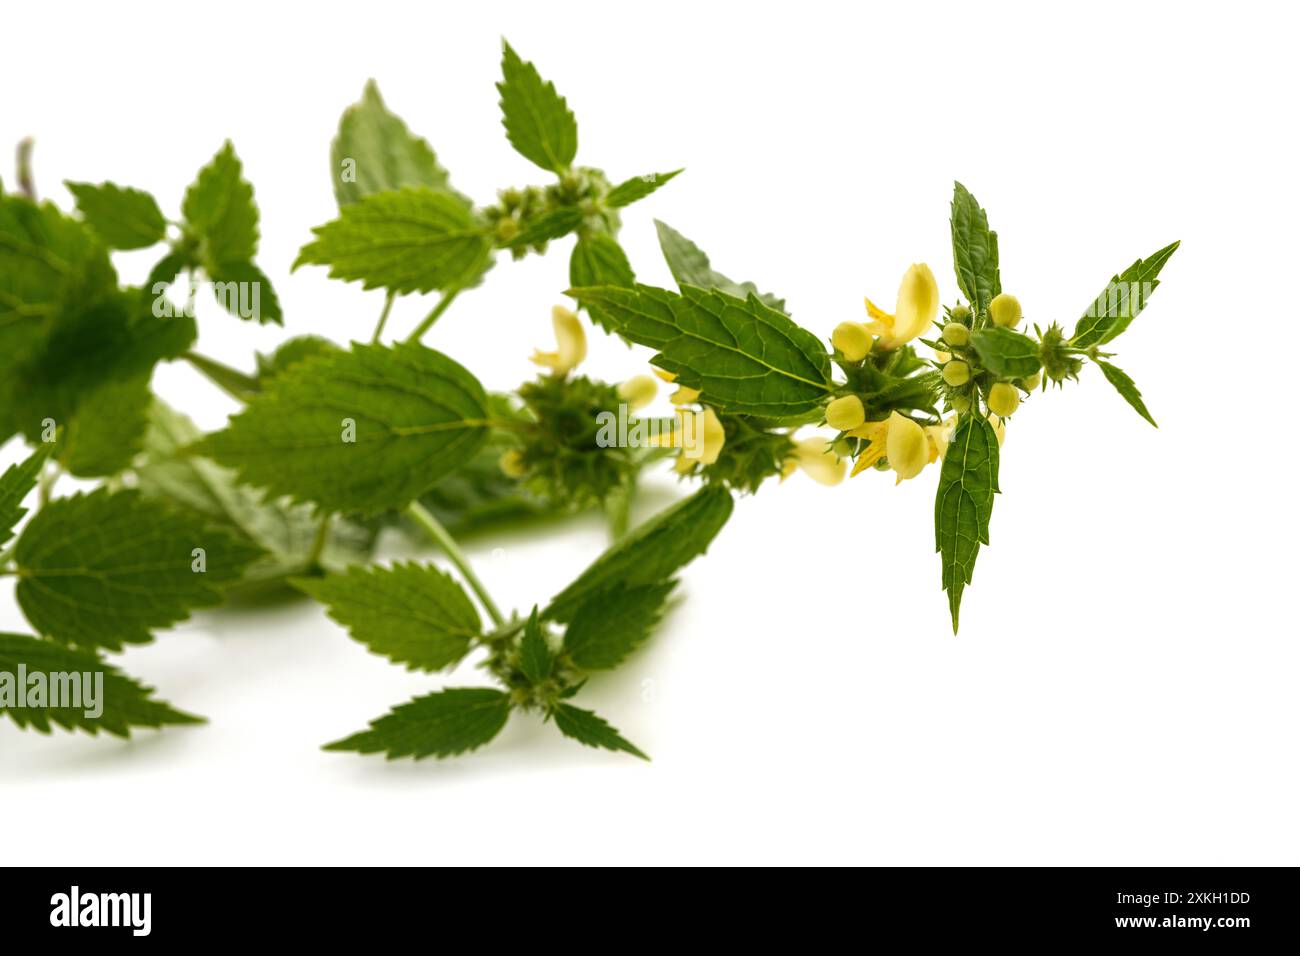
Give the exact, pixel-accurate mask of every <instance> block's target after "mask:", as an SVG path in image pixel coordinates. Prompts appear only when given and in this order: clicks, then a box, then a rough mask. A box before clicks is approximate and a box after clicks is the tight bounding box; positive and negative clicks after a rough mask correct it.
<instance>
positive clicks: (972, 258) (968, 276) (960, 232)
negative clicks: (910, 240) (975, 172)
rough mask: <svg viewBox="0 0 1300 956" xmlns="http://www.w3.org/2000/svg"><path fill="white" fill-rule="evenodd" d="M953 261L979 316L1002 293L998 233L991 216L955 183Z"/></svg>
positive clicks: (966, 294)
mask: <svg viewBox="0 0 1300 956" xmlns="http://www.w3.org/2000/svg"><path fill="white" fill-rule="evenodd" d="M952 261H953V265H954V266H955V267H956V269H957V285H958V287H959V288H960V289H961V291H962V294H964V295H965V296H966V299H967V301H968V302H970V304H971V307H972V308H973V309H974V310H975V311H976V312H977V313H978V312H983V311H984V310H985V309H987V308H988V307H989V302H991V301H992V300H993V298H994V296H997V295H1000V294H1001V292H1002V276H1001V275H1000V273H999V272H998V234H997V233H996V232H994V231H993V230H992V229H990V228H989V217H988V215H987V214H986V213H985V212H984V210H983V209H981V208H980V204H979V203H978V202H976V201H975V197H974V196H972V195H971V194H970V192H969V191H968V190H967V189H966V187H965V186H963V185H962V184H961V183H953V193H952Z"/></svg>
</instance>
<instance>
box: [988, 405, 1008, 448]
mask: <svg viewBox="0 0 1300 956" xmlns="http://www.w3.org/2000/svg"><path fill="white" fill-rule="evenodd" d="M989 422H990V423H991V424H992V425H993V431H994V433H995V434H996V435H997V436H998V447H999V448H1001V447H1002V442H1003V440H1004V439H1005V438H1006V437H1007V426H1006V424H1005V423H1004V422H1003V421H1002V419H1000V418H998V416H996V415H994V414H993V413H992V412H989Z"/></svg>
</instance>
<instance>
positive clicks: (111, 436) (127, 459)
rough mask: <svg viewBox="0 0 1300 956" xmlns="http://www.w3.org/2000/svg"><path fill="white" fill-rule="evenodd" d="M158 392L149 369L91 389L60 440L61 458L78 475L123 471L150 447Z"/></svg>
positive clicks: (88, 475) (70, 471)
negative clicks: (151, 385) (151, 409)
mask: <svg viewBox="0 0 1300 956" xmlns="http://www.w3.org/2000/svg"><path fill="white" fill-rule="evenodd" d="M152 398H153V393H152V392H151V391H150V389H149V375H148V374H143V375H137V376H133V377H131V378H123V379H110V380H108V381H106V382H103V383H101V384H100V385H98V386H96V387H95V388H94V389H92V390H91V391H89V392H87V393H86V394H85V395H84V396H83V398H82V401H81V403H80V405H79V407H78V410H77V413H76V415H74V416H73V417H72V419H71V421H69V423H68V427H67V431H66V432H65V433H64V435H63V437H62V439H61V441H60V442H59V460H60V461H61V462H62V463H63V466H64V467H65V468H66V469H67V470H68V473H69V474H72V475H75V476H76V477H78V478H102V477H107V476H109V475H116V474H117V473H118V472H120V471H123V470H124V469H125V468H126V467H127V466H128V465H130V464H131V461H132V460H133V459H134V458H135V456H136V455H137V454H139V453H140V451H141V449H142V448H143V447H144V436H145V431H146V430H147V429H148V424H149V423H148V418H149V405H150V402H151V401H152Z"/></svg>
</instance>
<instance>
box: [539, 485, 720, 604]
mask: <svg viewBox="0 0 1300 956" xmlns="http://www.w3.org/2000/svg"><path fill="white" fill-rule="evenodd" d="M733 504H734V503H733V501H732V498H731V492H729V491H727V489H726V488H723V487H721V486H719V485H708V486H706V487H704V488H701V489H700V490H699V491H697V492H695V494H693V495H691V496H690V497H689V498H684V499H682V500H681V501H679V502H677V503H676V504H675V505H673V506H672V507H670V508H666V509H665V510H664V511H662V512H660V513H659V514H658V515H656V516H655V517H654V518H652V519H650V520H649V521H647V522H646V523H645V524H643V525H641V526H640V527H639V528H637V529H635V530H634V531H633V532H632V533H631V534H629V535H627V537H625V538H622V539H621V540H620V541H618V542H617V543H616V544H614V545H613V546H612V547H610V548H609V549H608V550H607V551H606V552H605V553H604V554H602V555H601V556H600V557H598V558H597V559H596V560H595V561H594V562H592V564H591V566H590V567H588V568H587V570H585V571H583V572H582V574H581V575H579V576H578V578H577V580H575V581H574V582H573V583H572V584H570V585H569V586H568V587H567V588H565V589H564V590H563V591H561V592H560V593H559V594H557V595H556V596H555V597H554V598H553V599H552V601H551V603H550V605H549V606H548V607H547V608H546V610H544V611H543V612H542V617H543V618H545V619H547V620H551V621H559V622H561V623H565V622H570V621H572V620H573V619H574V616H575V615H576V614H577V612H578V610H579V609H580V608H581V607H582V606H583V605H584V604H586V603H587V602H589V601H591V600H593V599H595V598H596V597H597V596H599V595H603V594H606V593H608V592H611V591H615V590H622V589H627V588H639V587H645V586H647V585H652V586H653V585H659V584H661V583H662V582H664V581H667V580H668V579H669V578H671V577H672V576H673V575H674V574H676V573H677V570H678V569H679V568H682V567H684V566H685V565H687V564H689V563H690V562H691V561H692V560H693V559H694V558H696V557H697V556H699V555H701V554H703V553H704V551H705V549H707V548H708V546H709V544H710V542H712V541H713V538H714V536H715V535H717V533H718V532H719V531H721V530H722V526H723V525H724V524H726V523H727V519H728V518H730V517H731V510H732V507H733Z"/></svg>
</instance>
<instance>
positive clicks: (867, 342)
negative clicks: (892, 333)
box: [831, 322, 871, 362]
mask: <svg viewBox="0 0 1300 956" xmlns="http://www.w3.org/2000/svg"><path fill="white" fill-rule="evenodd" d="M831 345H833V346H835V348H836V349H838V350H839V352H840V354H841V355H843V356H844V358H845V359H847V360H848V361H850V362H861V361H862V360H863V359H864V358H866V357H867V353H868V352H870V351H871V336H870V335H869V334H868V333H867V329H866V326H864V325H863V324H862V323H861V322H841V323H840V324H839V325H837V326H835V331H834V332H832V333H831Z"/></svg>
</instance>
